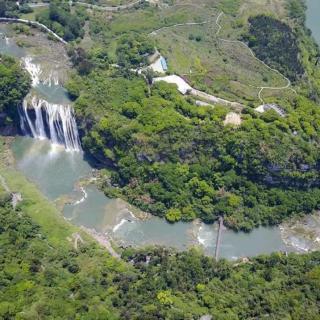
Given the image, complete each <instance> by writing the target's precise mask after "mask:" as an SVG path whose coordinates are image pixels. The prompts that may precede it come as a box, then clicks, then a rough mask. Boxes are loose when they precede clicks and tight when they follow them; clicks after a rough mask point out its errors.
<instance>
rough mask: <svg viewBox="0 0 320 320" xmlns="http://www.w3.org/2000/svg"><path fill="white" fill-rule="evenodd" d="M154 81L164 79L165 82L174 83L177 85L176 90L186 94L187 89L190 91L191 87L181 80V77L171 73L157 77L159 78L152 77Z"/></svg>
mask: <svg viewBox="0 0 320 320" xmlns="http://www.w3.org/2000/svg"><path fill="white" fill-rule="evenodd" d="M153 80H154V81H155V82H158V81H165V82H167V83H172V84H176V85H177V87H178V90H179V91H180V92H181V93H182V94H186V93H187V92H188V91H191V90H192V88H191V86H190V85H189V84H188V83H187V82H186V81H185V80H183V79H182V78H181V77H179V76H177V75H175V74H173V75H170V76H166V77H159V78H155V79H153Z"/></svg>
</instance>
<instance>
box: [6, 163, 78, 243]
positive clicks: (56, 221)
mask: <svg viewBox="0 0 320 320" xmlns="http://www.w3.org/2000/svg"><path fill="white" fill-rule="evenodd" d="M0 174H1V175H2V176H3V177H4V178H5V180H6V181H7V184H8V186H9V188H10V189H11V190H12V191H19V192H20V193H21V194H22V197H23V201H22V203H21V207H22V209H23V211H24V212H26V213H27V214H28V215H30V216H31V218H32V219H33V220H34V221H35V222H37V223H38V224H39V225H40V226H41V227H42V228H43V230H44V231H45V233H46V235H47V237H48V239H49V240H50V242H51V243H52V244H54V245H59V244H61V243H63V244H64V245H69V241H68V240H67V237H70V236H71V234H72V233H73V232H76V231H77V228H76V227H74V226H72V225H71V224H69V223H67V222H66V221H65V220H64V219H63V217H62V215H61V213H60V212H59V211H58V210H57V209H56V207H55V206H54V205H53V204H51V203H50V202H49V200H47V199H46V198H45V197H44V196H43V195H42V194H41V192H40V191H39V190H38V189H37V187H36V186H35V185H34V184H32V183H31V182H29V181H28V180H27V179H26V178H25V177H24V176H23V175H22V174H21V173H20V172H19V171H17V170H16V169H14V168H8V167H7V166H3V165H1V166H0Z"/></svg>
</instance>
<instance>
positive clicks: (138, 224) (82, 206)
mask: <svg viewBox="0 0 320 320" xmlns="http://www.w3.org/2000/svg"><path fill="white" fill-rule="evenodd" d="M7 32H8V30H7V27H6V26H4V25H1V28H0V33H2V36H0V52H5V53H7V54H11V55H14V56H16V57H18V58H20V59H21V58H23V57H26V56H28V57H29V56H30V55H31V56H32V58H33V59H34V60H36V58H37V57H36V54H34V53H32V52H31V51H29V50H26V49H22V48H20V47H18V46H17V45H16V44H15V42H14V40H13V39H8V38H7V37H4V35H6V34H7ZM44 38H45V37H44ZM43 41H44V42H45V41H47V42H48V40H46V39H43ZM33 91H34V92H35V93H36V94H37V95H39V96H41V97H45V99H46V100H47V101H48V103H61V104H69V103H71V102H70V101H69V100H68V97H67V95H66V93H65V90H64V89H63V87H62V86H61V85H50V86H49V85H45V84H43V83H41V81H40V83H38V84H37V85H35V86H34V88H33ZM12 151H13V154H14V156H15V159H16V166H17V168H18V169H19V170H21V171H22V172H23V173H24V174H25V175H26V176H27V177H28V178H29V179H30V180H32V181H33V182H34V183H35V184H37V185H38V187H39V189H40V190H41V191H42V192H43V194H44V195H45V196H46V197H47V198H48V199H49V200H51V201H54V202H56V203H57V205H58V204H59V203H63V202H67V203H68V204H66V205H64V207H63V209H62V213H63V215H64V217H65V218H66V219H67V220H69V221H70V222H71V223H74V224H76V225H79V226H85V227H87V228H93V229H95V230H96V231H97V232H99V233H101V234H107V235H108V237H111V238H112V239H114V240H116V241H117V243H119V244H123V245H133V246H145V245H164V246H170V247H174V248H176V249H179V250H184V249H187V248H189V247H191V246H197V247H200V248H202V249H203V251H204V253H205V254H207V255H213V254H214V250H215V241H216V235H217V225H216V224H214V225H205V224H203V223H200V222H193V223H183V222H179V223H175V224H169V223H167V222H166V221H165V220H163V219H159V218H157V217H154V216H147V217H146V218H145V219H139V218H138V217H137V215H136V214H135V212H137V210H136V209H135V208H133V207H131V206H130V205H129V204H127V203H125V202H124V201H122V200H120V199H108V198H107V197H105V196H104V194H103V193H102V192H101V191H99V190H98V188H97V187H96V186H95V185H94V184H89V185H87V184H82V182H81V181H84V180H86V181H87V180H88V179H94V177H93V175H92V168H91V167H90V165H89V163H88V162H87V161H86V158H85V155H84V154H83V152H81V151H78V152H75V151H66V149H65V148H64V147H63V146H59V145H53V144H52V143H51V142H50V141H49V140H48V139H43V138H39V139H33V138H30V137H27V136H20V137H17V138H16V139H15V141H14V143H13V145H12ZM66 199H67V200H66ZM284 250H288V248H287V247H286V245H285V244H284V242H283V240H282V238H281V232H280V229H279V228H278V227H273V228H266V227H260V228H258V229H255V230H254V231H253V232H251V233H249V234H246V233H242V232H239V233H235V232H233V231H230V230H226V229H225V230H223V233H222V241H221V249H220V255H221V256H222V257H225V258H227V259H238V258H240V257H246V256H255V255H258V254H267V253H271V252H275V251H284Z"/></svg>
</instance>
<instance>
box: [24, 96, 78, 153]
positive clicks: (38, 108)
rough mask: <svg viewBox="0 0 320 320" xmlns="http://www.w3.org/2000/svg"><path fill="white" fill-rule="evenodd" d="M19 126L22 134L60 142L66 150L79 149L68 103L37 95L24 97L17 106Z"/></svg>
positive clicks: (72, 113)
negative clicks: (56, 102)
mask: <svg viewBox="0 0 320 320" xmlns="http://www.w3.org/2000/svg"><path fill="white" fill-rule="evenodd" d="M19 115H20V126H21V130H22V133H23V134H24V135H30V136H32V137H34V138H37V139H49V140H50V141H51V142H52V143H53V144H62V145H64V146H65V148H66V150H67V151H80V150H81V144H80V139H79V134H78V129H77V124H76V121H75V118H74V112H73V108H72V107H71V106H70V105H62V104H54V103H50V102H48V101H46V100H44V99H40V98H38V97H37V96H33V97H32V98H31V100H30V99H25V100H24V102H23V104H22V106H21V107H20V108H19Z"/></svg>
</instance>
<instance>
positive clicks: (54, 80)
mask: <svg viewBox="0 0 320 320" xmlns="http://www.w3.org/2000/svg"><path fill="white" fill-rule="evenodd" d="M22 64H23V66H24V68H25V69H26V70H27V71H28V73H29V74H30V76H31V79H32V86H33V87H36V86H38V85H39V84H40V83H42V84H44V85H46V86H48V87H51V86H53V85H55V86H58V85H59V74H58V72H57V71H55V70H54V71H50V72H48V74H45V72H44V70H43V69H42V68H41V65H40V64H37V63H35V62H34V59H33V58H31V57H24V58H22Z"/></svg>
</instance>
